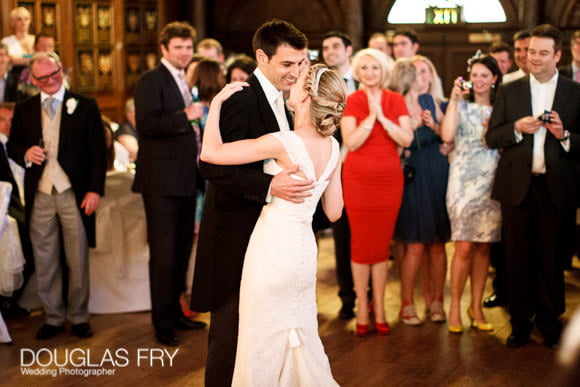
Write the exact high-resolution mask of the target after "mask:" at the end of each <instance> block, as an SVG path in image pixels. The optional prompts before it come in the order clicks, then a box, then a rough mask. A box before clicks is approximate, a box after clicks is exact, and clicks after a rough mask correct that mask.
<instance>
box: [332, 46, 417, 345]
mask: <svg viewBox="0 0 580 387" xmlns="http://www.w3.org/2000/svg"><path fill="white" fill-rule="evenodd" d="M353 72H354V76H355V78H356V79H357V80H358V81H359V82H360V84H361V89H360V90H358V91H356V92H354V93H352V94H351V95H350V96H349V97H348V98H347V101H346V109H345V110H344V114H343V118H342V121H341V130H342V138H343V143H344V145H345V146H346V147H347V148H348V150H349V152H348V154H347V155H346V159H345V161H344V167H343V175H342V179H343V191H344V205H345V207H346V212H347V215H348V219H349V223H350V228H351V261H352V275H353V280H354V286H355V292H356V296H357V300H358V301H357V302H358V309H357V334H358V335H359V336H365V335H366V333H367V332H368V326H369V313H368V302H367V290H368V286H369V278H370V276H372V278H373V281H372V286H373V301H374V305H375V327H376V329H377V331H378V333H379V334H386V333H387V332H388V329H389V328H388V324H387V322H386V319H385V312H384V293H385V285H386V280H387V270H388V266H387V260H388V259H389V244H390V242H391V238H392V236H393V231H394V227H395V222H396V220H397V214H398V212H399V207H400V205H401V198H402V194H403V174H402V171H401V163H400V160H399V153H398V152H397V147H399V146H400V147H407V146H409V145H410V144H411V142H412V140H413V131H412V129H411V120H410V118H409V115H408V112H407V106H406V104H405V100H404V99H403V97H402V96H401V95H400V94H398V93H395V92H393V91H389V90H386V85H387V83H388V80H389V67H388V64H387V57H386V55H385V54H383V53H382V52H380V51H378V50H375V49H365V50H361V51H359V52H358V53H357V54H356V55H355V57H354V59H353Z"/></svg>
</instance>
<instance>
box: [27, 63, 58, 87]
mask: <svg viewBox="0 0 580 387" xmlns="http://www.w3.org/2000/svg"><path fill="white" fill-rule="evenodd" d="M60 76H61V73H60V67H59V68H58V69H57V70H56V71H54V72H52V73H50V74H48V75H43V76H42V77H35V76H34V75H33V76H32V78H34V79H36V80H37V81H38V82H40V83H46V82H48V80H49V79H51V78H52V79H58V78H60Z"/></svg>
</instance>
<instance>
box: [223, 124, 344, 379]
mask: <svg viewBox="0 0 580 387" xmlns="http://www.w3.org/2000/svg"><path fill="white" fill-rule="evenodd" d="M272 135H273V136H275V137H276V138H277V139H279V140H280V141H281V142H282V144H284V147H285V149H286V151H287V152H288V155H289V156H290V158H291V159H292V161H293V162H294V163H295V164H298V165H299V167H300V170H302V171H303V172H304V173H305V174H306V176H307V177H308V178H310V179H313V180H314V181H315V183H314V185H315V188H314V190H313V191H312V196H310V197H308V198H306V199H305V201H304V202H303V203H299V204H297V203H291V202H288V201H286V200H283V199H280V198H277V197H274V198H273V199H272V201H271V203H269V204H268V205H266V206H264V208H263V209H262V213H261V214H260V217H259V219H258V222H257V223H256V226H255V228H254V231H253V232H252V236H251V237H250V242H249V244H248V249H247V251H246V256H245V260H244V268H243V272H242V282H241V286H240V325H239V334H238V347H237V353H236V364H235V369H234V377H233V382H232V386H252V387H261V386H264V387H274V386H288V387H290V386H292V387H293V386H337V385H338V384H337V383H336V382H335V381H334V379H333V377H332V373H331V371H330V364H329V362H328V358H327V356H326V354H325V353H324V348H323V346H322V342H321V340H320V337H319V336H318V321H317V309H316V260H317V247H316V240H315V238H314V234H313V232H312V225H311V222H312V215H313V214H314V211H315V209H316V204H317V203H318V201H319V199H320V197H321V196H322V194H323V192H324V190H325V189H326V186H327V185H328V178H329V176H330V174H331V173H332V171H333V170H334V167H335V166H336V163H337V161H338V157H339V153H340V152H339V146H338V143H337V142H336V140H335V139H334V138H332V137H331V141H332V152H331V156H330V158H329V160H328V164H327V165H326V168H325V169H324V172H323V173H322V175H321V176H320V177H319V178H318V179H316V176H315V171H314V165H313V163H312V160H311V159H310V156H309V155H308V152H307V150H306V146H305V145H304V143H303V142H302V139H301V138H300V137H298V135H296V133H295V132H292V131H285V132H276V133H273V134H272ZM280 171H282V168H280V167H279V166H278V165H277V164H276V162H275V161H274V160H269V161H267V162H266V163H265V164H264V172H266V173H269V174H276V173H278V172H280Z"/></svg>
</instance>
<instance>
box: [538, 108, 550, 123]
mask: <svg viewBox="0 0 580 387" xmlns="http://www.w3.org/2000/svg"><path fill="white" fill-rule="evenodd" d="M538 120H540V121H542V122H545V123H546V124H549V123H550V122H552V121H550V111H549V110H544V112H543V113H542V114H540V115H539V116H538Z"/></svg>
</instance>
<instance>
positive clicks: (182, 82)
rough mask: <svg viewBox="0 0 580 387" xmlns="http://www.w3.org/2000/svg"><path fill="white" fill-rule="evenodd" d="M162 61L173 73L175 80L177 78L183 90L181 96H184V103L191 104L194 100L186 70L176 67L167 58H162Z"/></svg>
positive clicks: (179, 86) (176, 81)
mask: <svg viewBox="0 0 580 387" xmlns="http://www.w3.org/2000/svg"><path fill="white" fill-rule="evenodd" d="M161 63H162V64H163V66H165V67H166V68H167V70H169V72H170V73H171V76H172V77H173V80H175V83H176V84H177V87H178V88H179V91H180V92H181V96H182V97H183V103H184V104H185V106H188V105H189V104H191V101H192V99H191V98H192V97H191V90H189V85H188V84H187V81H186V80H185V71H183V70H179V69H177V68H175V67H174V66H173V65H172V64H171V63H169V61H168V60H167V59H165V58H161ZM188 97H189V98H188Z"/></svg>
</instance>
